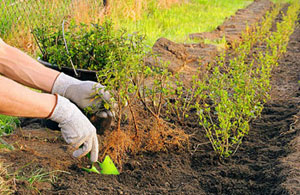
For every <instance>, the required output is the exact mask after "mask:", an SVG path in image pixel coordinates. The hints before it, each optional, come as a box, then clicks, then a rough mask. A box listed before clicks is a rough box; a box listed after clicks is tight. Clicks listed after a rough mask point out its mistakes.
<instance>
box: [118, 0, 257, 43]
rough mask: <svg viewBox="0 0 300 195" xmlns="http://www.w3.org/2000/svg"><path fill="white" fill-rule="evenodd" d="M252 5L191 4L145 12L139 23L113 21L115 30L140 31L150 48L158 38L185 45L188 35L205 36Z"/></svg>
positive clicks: (200, 0)
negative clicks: (240, 10) (239, 11)
mask: <svg viewBox="0 0 300 195" xmlns="http://www.w3.org/2000/svg"><path fill="white" fill-rule="evenodd" d="M251 2H252V1H245V0H222V1H220V0H190V2H189V3H187V4H183V5H181V6H180V5H176V6H173V7H172V8H170V9H165V10H159V9H155V10H151V9H150V10H148V12H145V13H144V14H143V16H142V18H141V19H140V20H137V21H133V20H130V19H118V18H117V19H113V21H114V23H115V24H116V26H117V27H120V28H125V29H127V30H128V32H135V31H139V32H141V33H143V34H146V36H147V44H148V45H150V46H151V45H153V44H154V43H155V41H156V40H157V39H158V38H160V37H166V38H168V39H170V40H172V41H175V42H187V41H189V40H188V35H189V34H190V33H197V32H207V31H212V30H214V29H215V28H216V27H217V26H218V25H220V24H222V23H223V21H224V20H225V18H226V17H229V16H231V15H233V14H234V13H235V12H236V11H237V10H238V9H241V8H244V7H246V6H247V5H249V4H250V3H251Z"/></svg>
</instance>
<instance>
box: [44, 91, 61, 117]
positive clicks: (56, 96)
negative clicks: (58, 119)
mask: <svg viewBox="0 0 300 195" xmlns="http://www.w3.org/2000/svg"><path fill="white" fill-rule="evenodd" d="M54 95H55V104H54V107H53V108H52V110H51V112H50V114H49V115H48V116H47V117H46V119H49V118H50V117H51V116H52V114H53V112H54V110H55V108H56V106H57V100H58V95H57V94H54Z"/></svg>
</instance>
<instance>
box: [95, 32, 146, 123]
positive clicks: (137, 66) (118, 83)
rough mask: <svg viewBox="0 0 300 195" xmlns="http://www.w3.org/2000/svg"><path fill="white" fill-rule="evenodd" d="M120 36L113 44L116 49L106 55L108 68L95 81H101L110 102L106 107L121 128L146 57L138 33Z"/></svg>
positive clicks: (124, 33) (141, 75)
mask: <svg viewBox="0 0 300 195" xmlns="http://www.w3.org/2000/svg"><path fill="white" fill-rule="evenodd" d="M119 33H120V34H119V35H118V36H116V37H115V38H114V40H113V43H114V46H115V49H112V50H111V51H110V52H109V53H108V57H107V64H106V66H105V67H104V68H103V69H101V70H100V71H99V72H98V78H99V80H102V81H103V84H104V85H105V86H106V90H108V91H109V92H111V95H112V99H111V101H110V102H106V104H105V107H106V108H111V109H113V111H114V112H115V113H116V118H117V121H118V126H119V127H120V123H121V120H122V117H123V113H124V111H125V109H126V108H128V107H131V106H132V104H134V103H135V101H136V99H137V96H138V92H139V90H140V88H141V83H142V82H143V80H144V77H145V75H144V72H146V71H147V70H146V66H145V65H144V63H143V59H144V57H145V55H146V54H145V52H144V39H145V37H144V36H142V35H139V34H138V33H134V34H128V33H126V32H125V31H119ZM113 105H117V106H113Z"/></svg>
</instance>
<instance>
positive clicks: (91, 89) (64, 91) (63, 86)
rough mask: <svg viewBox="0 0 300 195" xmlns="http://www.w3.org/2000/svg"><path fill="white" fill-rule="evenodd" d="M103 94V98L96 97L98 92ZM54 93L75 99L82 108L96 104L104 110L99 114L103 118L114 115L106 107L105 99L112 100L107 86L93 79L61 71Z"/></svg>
mask: <svg viewBox="0 0 300 195" xmlns="http://www.w3.org/2000/svg"><path fill="white" fill-rule="evenodd" d="M97 92H98V94H100V95H101V97H102V100H101V99H95V96H96V93H97ZM51 93H52V94H55V93H57V94H59V95H62V96H64V97H66V98H68V99H70V100H71V101H73V102H74V103H75V104H77V106H79V107H80V108H81V109H85V108H86V107H88V106H94V107H96V108H97V110H100V111H101V110H102V111H101V112H100V113H98V114H97V116H99V117H101V118H108V117H112V116H113V114H112V112H111V111H109V110H106V109H105V108H104V106H103V105H104V104H103V103H104V101H107V102H109V101H110V98H111V96H110V94H109V92H108V91H105V86H103V85H101V84H100V83H96V82H93V81H80V80H78V79H75V78H73V77H70V76H68V75H65V74H64V73H60V74H59V76H58V77H57V79H56V80H55V82H54V84H53V88H52V91H51Z"/></svg>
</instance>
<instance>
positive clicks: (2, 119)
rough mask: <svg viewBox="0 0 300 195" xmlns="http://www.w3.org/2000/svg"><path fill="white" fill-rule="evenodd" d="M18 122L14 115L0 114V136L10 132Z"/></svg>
mask: <svg viewBox="0 0 300 195" xmlns="http://www.w3.org/2000/svg"><path fill="white" fill-rule="evenodd" d="M19 124H20V121H19V119H18V118H16V117H11V116H5V115H0V136H1V135H3V134H4V133H5V134H9V133H11V132H12V131H13V130H14V129H15V128H16V127H17V126H18V125H19Z"/></svg>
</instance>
